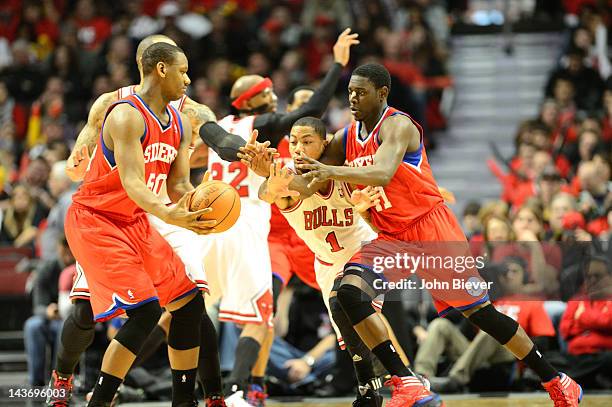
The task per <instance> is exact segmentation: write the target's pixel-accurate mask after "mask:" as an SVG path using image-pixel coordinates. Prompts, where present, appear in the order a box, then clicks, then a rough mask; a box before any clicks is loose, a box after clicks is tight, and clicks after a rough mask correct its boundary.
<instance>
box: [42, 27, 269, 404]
mask: <svg viewBox="0 0 612 407" xmlns="http://www.w3.org/2000/svg"><path fill="white" fill-rule="evenodd" d="M156 42H167V43H169V44H173V45H174V44H175V43H174V41H173V40H172V39H170V38H168V37H166V36H164V35H152V36H149V37H146V38H145V39H143V40H142V41H141V42H140V44H139V45H138V49H137V52H136V61H137V64H138V67H139V71H140V72H141V77H142V67H141V63H140V60H141V57H142V54H143V52H144V50H145V49H146V48H148V47H149V46H150V45H151V44H153V43H156ZM139 87H140V84H139V85H133V86H127V87H124V88H121V89H118V90H117V91H115V92H109V93H106V94H103V95H101V96H100V97H99V98H98V99H96V101H95V102H94V104H93V105H92V107H91V110H90V112H89V117H88V121H87V124H86V125H85V127H84V128H83V130H82V131H81V133H80V134H79V137H78V138H77V141H76V143H75V146H74V149H73V151H72V153H71V155H70V158H69V159H68V163H67V167H66V172H67V173H68V175H69V176H70V178H71V179H72V180H73V181H80V180H82V178H83V176H84V174H85V172H86V170H87V167H88V164H89V159H90V154H89V153H90V151H91V150H92V149H93V148H95V145H96V140H97V138H98V136H99V133H100V129H101V125H102V120H103V117H104V115H105V112H106V109H107V108H108V106H110V105H111V104H112V103H113V102H115V101H117V100H119V99H122V98H124V97H126V96H129V95H131V94H133V93H135V92H136V91H137V90H138V89H139ZM171 104H172V105H173V106H174V107H175V108H176V109H177V110H179V111H182V112H183V113H185V114H186V115H187V116H188V117H189V118H190V121H191V124H192V134H191V152H193V146H194V145H195V144H196V143H195V141H196V140H198V139H200V137H201V136H200V134H201V133H202V131H201V130H202V127H203V126H204V125H207V126H211V125H215V126H216V124H214V122H215V121H216V118H215V115H214V113H213V112H212V111H211V110H210V109H209V108H208V107H207V106H204V105H201V104H199V103H196V102H195V101H193V100H192V99H190V98H189V97H187V96H186V95H183V96H182V97H181V98H180V99H178V100H176V101H173V102H171ZM217 127H218V126H217ZM232 136H234V138H238V137H237V136H235V135H232ZM255 138H256V133H253V134H252V135H251V138H250V142H251V143H253V144H257V148H259V149H260V151H263V150H265V146H266V144H259V143H256V142H255ZM240 140H242V139H240ZM244 143H245V142H243V144H244ZM239 144H240V143H239ZM210 145H212V146H215V142H210ZM206 148H208V147H206ZM235 159H236V160H237V159H238V158H237V157H236V158H235ZM193 164H194V162H193V160H192V166H193ZM150 182H152V183H153V184H154V183H155V180H150ZM160 190H161V191H162V192H161V194H163V197H162V199H165V200H166V202H167V203H168V204H171V201H170V198H169V197H168V195H167V192H166V188H165V184H164V185H162V187H161V188H160ZM149 221H150V222H151V224H152V225H153V226H154V227H155V228H156V229H157V230H158V231H159V232H160V234H161V235H162V236H163V237H164V238H165V239H166V240H167V241H168V243H169V244H170V246H172V248H173V250H174V251H175V252H176V253H177V254H178V255H179V257H180V258H181V260H182V261H183V262H184V263H185V271H186V273H187V275H188V276H189V278H190V279H191V280H192V281H194V282H195V283H196V284H197V285H198V287H199V288H200V290H201V291H202V292H207V291H208V283H207V279H206V274H205V272H204V268H203V265H202V257H201V256H203V254H204V251H203V249H204V246H203V240H202V237H201V236H198V235H197V234H195V233H193V232H192V231H190V230H187V229H184V228H180V227H176V226H173V225H168V224H166V223H164V222H163V221H161V220H160V219H158V218H156V217H155V216H152V215H149ZM194 253H200V254H201V255H200V256H197V255H196V256H194ZM71 299H72V300H73V302H74V306H73V308H72V311H71V314H70V315H69V317H68V319H67V320H66V323H65V324H64V327H63V332H62V340H61V343H60V345H61V346H60V349H59V352H58V358H57V369H56V371H54V372H53V377H52V380H51V384H50V386H51V387H64V388H68V389H71V386H72V372H73V370H74V367H75V366H76V363H77V362H78V359H79V357H80V355H81V353H82V352H83V351H84V350H85V349H86V348H87V347H88V346H89V344H90V343H91V341H92V340H93V334H94V322H93V315H92V312H91V306H90V304H89V288H88V285H87V280H86V279H85V275H84V274H83V272H82V269H81V268H80V266H79V265H78V264H77V276H76V277H75V281H74V284H73V288H72V290H71ZM169 324H170V316H169V314H168V313H166V314H164V315H163V316H162V318H161V320H160V324H159V327H158V328H156V330H155V331H154V333H153V334H152V335H151V337H150V338H149V340H150V341H151V343H150V344H148V345H150V346H145V347H144V348H145V349H146V348H147V347H153V346H155V344H159V342H160V341H163V340H164V339H165V337H166V332H167V331H168V326H169ZM201 337H202V346H201V351H200V362H199V368H198V374H199V379H200V381H201V383H202V384H203V386H204V388H205V392H206V395H207V398H208V399H207V405H211V406H223V405H225V404H224V401H223V397H222V384H221V376H220V368H219V359H218V346H217V342H216V332H215V330H214V325H213V324H212V321H210V318H209V317H208V315H206V314H204V315H203V320H202V336H201ZM61 402H63V400H52V399H50V400H48V404H49V405H55V404H56V403H61Z"/></svg>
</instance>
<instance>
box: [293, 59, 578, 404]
mask: <svg viewBox="0 0 612 407" xmlns="http://www.w3.org/2000/svg"><path fill="white" fill-rule="evenodd" d="M390 86H391V78H390V75H389V72H388V71H387V70H386V69H385V68H384V67H383V66H382V65H378V64H366V65H362V66H360V67H358V68H357V69H355V70H354V71H353V73H352V76H351V79H350V82H349V86H348V91H349V102H350V106H351V112H352V113H353V116H354V118H355V120H356V121H355V122H353V123H351V124H350V125H349V126H347V127H346V128H344V129H342V130H340V131H339V132H337V133H336V135H335V137H334V139H333V141H332V142H331V143H330V145H329V146H328V148H327V149H326V151H325V154H324V156H323V157H322V159H321V162H318V161H315V160H312V159H309V158H307V157H304V161H306V162H307V164H302V165H299V166H298V168H300V169H301V170H304V171H309V172H308V173H307V174H305V175H304V176H302V177H295V178H294V181H293V182H292V185H291V189H294V190H297V191H299V192H300V193H301V194H302V196H308V195H310V194H312V193H313V191H316V190H318V188H319V187H320V185H321V183H322V182H324V181H326V180H328V179H335V180H338V181H344V182H348V183H352V184H356V185H358V186H359V187H362V186H365V185H371V186H376V187H377V188H378V189H379V191H380V192H381V197H382V200H383V202H382V204H381V205H380V206H379V207H376V208H371V209H370V217H371V219H370V220H371V222H372V223H373V225H374V226H375V227H376V228H378V229H379V237H378V239H377V240H376V241H375V242H374V243H375V245H376V244H377V245H378V246H379V247H380V246H384V245H385V242H387V243H389V242H390V243H393V242H395V243H398V242H411V241H412V242H459V243H455V245H457V244H461V243H463V244H465V245H466V247H465V251H466V252H468V250H469V249H467V243H466V239H465V236H464V234H463V232H462V231H461V228H460V225H459V223H458V222H457V220H456V218H455V217H454V215H453V214H452V213H451V211H450V210H449V209H448V208H447V207H446V206H445V205H444V203H443V198H442V196H441V194H440V193H439V191H438V188H437V185H436V182H435V179H434V177H433V174H432V172H431V168H430V167H429V163H428V161H427V155H426V153H425V149H424V147H423V133H422V129H421V127H420V126H419V125H418V123H416V122H415V121H414V120H413V119H412V118H410V116H409V115H407V114H405V113H403V112H400V111H398V110H396V109H394V108H392V107H389V106H388V105H387V96H388V94H389V89H390ZM345 162H347V163H348V165H349V166H343V164H344V163H345ZM406 246H407V245H404V247H406ZM459 247H461V246H459ZM428 273H429V270H427V271H424V272H422V273H421V274H420V275H421V277H422V278H423V277H428V276H427V274H428ZM475 273H476V271H475V270H469V269H468V270H467V271H466V273H464V274H463V276H462V278H463V279H465V278H466V277H467V281H470V280H471V279H474V278H476V279H478V277H477V274H475ZM377 280H378V281H380V280H381V279H380V275H378V274H376V273H374V272H373V270H372V268H371V267H370V265H367V264H366V265H364V264H362V262H361V260H360V259H359V258H355V259H354V260H352V261H351V262H350V263H348V264H347V265H346V267H345V274H344V277H343V278H342V280H341V281H340V282H339V284H338V295H337V299H338V301H339V303H340V305H341V306H342V308H343V309H344V311H345V313H346V314H347V316H348V318H349V319H350V320H351V322H352V324H353V326H354V328H355V330H356V331H357V332H358V333H359V335H360V337H361V338H362V339H363V341H364V342H365V343H366V345H368V347H369V348H370V349H371V350H372V352H373V353H374V354H375V355H376V356H377V357H378V358H379V359H380V361H381V362H382V363H383V364H384V365H385V367H386V368H387V370H388V371H389V372H390V373H391V374H392V375H393V376H394V377H393V378H392V379H391V381H390V383H389V384H390V385H392V386H393V387H394V392H393V397H392V399H391V401H390V403H388V404H387V406H388V407H399V406H402V407H405V406H439V405H441V404H442V402H441V400H440V398H439V396H437V395H436V394H433V393H431V392H429V391H427V390H426V389H425V388H424V386H423V385H422V383H421V382H420V381H418V380H417V379H416V378H415V377H414V374H413V373H412V372H411V371H410V370H409V369H408V368H406V367H405V366H404V365H403V363H402V362H401V360H400V358H399V356H398V355H397V352H396V351H395V350H394V349H393V347H392V346H391V342H390V341H389V337H388V336H387V332H386V329H385V327H384V324H382V321H381V320H380V318H379V317H378V315H376V313H375V312H374V311H373V310H372V308H371V307H370V306H369V301H371V299H372V298H374V297H375V296H376V295H377V294H378V293H380V292H381V291H383V290H381V289H380V286H379V288H376V287H375V282H376V281H377ZM431 293H432V296H433V297H434V298H435V300H436V306H437V308H438V311H439V312H440V313H441V314H442V315H443V314H444V313H445V312H447V311H448V310H449V309H450V308H456V309H458V310H459V311H461V312H462V313H463V315H464V316H465V317H467V318H468V319H469V320H470V321H471V322H472V323H473V324H475V325H476V326H478V327H479V328H480V329H482V330H483V331H485V332H487V333H488V334H489V335H491V336H492V337H494V338H495V339H497V340H498V341H499V342H500V343H501V344H503V345H504V346H505V347H506V348H507V349H508V350H509V351H511V352H512V353H513V354H514V355H515V356H516V357H517V358H518V359H520V360H522V361H524V362H525V363H526V364H527V365H529V367H531V368H532V369H533V370H534V371H535V372H536V373H538V374H539V375H540V377H541V378H542V381H543V384H544V387H545V388H546V390H547V391H548V392H549V394H550V396H551V398H552V399H553V401H554V403H555V406H576V405H577V404H578V402H579V401H580V399H581V398H582V389H581V388H580V386H579V385H578V384H577V383H576V382H574V381H573V380H572V379H570V378H569V377H568V376H566V375H564V374H560V373H559V372H557V370H555V369H554V368H553V367H552V366H551V365H550V364H549V363H548V362H547V361H546V360H545V359H544V358H543V357H542V355H541V354H540V352H539V351H538V350H537V348H536V347H535V345H534V344H533V342H532V341H531V339H529V337H528V336H527V335H526V333H525V331H524V330H523V329H522V328H521V327H520V325H519V324H518V323H517V322H516V321H514V320H513V319H512V318H509V317H507V316H505V315H504V314H502V313H500V312H498V311H497V310H496V309H495V308H494V307H493V305H491V303H490V301H489V299H488V295H487V292H486V290H484V289H481V290H476V291H474V290H452V295H449V293H448V292H446V291H445V290H432V291H431Z"/></svg>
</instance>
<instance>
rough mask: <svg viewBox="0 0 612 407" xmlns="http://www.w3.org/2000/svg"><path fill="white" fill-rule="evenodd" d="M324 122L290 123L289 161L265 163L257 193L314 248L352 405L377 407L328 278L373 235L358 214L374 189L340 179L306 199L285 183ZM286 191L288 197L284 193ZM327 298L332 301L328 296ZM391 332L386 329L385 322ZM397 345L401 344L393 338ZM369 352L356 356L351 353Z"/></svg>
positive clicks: (315, 153)
mask: <svg viewBox="0 0 612 407" xmlns="http://www.w3.org/2000/svg"><path fill="white" fill-rule="evenodd" d="M327 143H328V142H327V140H326V129H325V125H324V123H323V122H322V121H321V120H320V119H317V118H314V117H305V118H302V119H299V120H297V121H296V122H295V124H294V125H293V127H292V129H291V133H290V136H289V152H290V154H291V157H292V158H293V163H290V164H288V165H287V166H285V167H284V168H282V169H281V163H280V162H276V163H274V164H273V165H271V166H270V177H269V178H268V180H267V182H266V183H264V184H262V186H261V188H260V190H259V196H260V198H261V199H263V200H265V201H266V202H270V203H274V204H276V205H277V206H278V207H279V209H280V212H281V213H282V214H283V215H284V216H285V218H286V219H287V221H288V222H289V224H290V225H291V227H292V228H293V229H295V231H296V233H297V235H298V236H299V237H300V238H302V239H303V240H304V242H305V243H306V244H307V245H308V247H309V248H310V249H311V250H312V251H313V252H314V253H315V273H316V278H317V283H318V284H319V286H320V287H321V293H322V295H323V300H324V302H325V305H326V306H327V309H328V311H329V314H330V319H331V320H332V321H333V327H334V330H335V331H336V335H337V336H338V338H339V342H340V343H341V345H344V343H343V342H342V339H344V341H346V344H347V346H348V350H349V352H350V353H351V356H352V357H353V361H354V365H355V370H356V373H357V376H358V380H359V383H360V385H361V386H360V392H359V394H358V396H357V400H355V402H354V403H353V406H361V407H366V406H368V407H370V406H371V407H380V406H381V403H382V397H381V396H380V395H379V394H378V393H377V391H376V390H377V389H378V388H379V387H381V385H382V383H381V381H380V380H378V379H377V378H375V375H374V371H373V369H372V365H371V360H370V357H371V355H370V353H369V352H368V351H367V348H366V347H365V345H364V344H363V342H362V341H361V340H360V339H359V337H358V335H357V334H356V333H355V332H354V330H353V328H352V326H351V325H350V322H348V320H347V319H346V316H345V315H344V312H343V311H342V310H341V309H340V308H339V307H338V306H337V305H338V304H337V302H336V304H335V305H336V306H335V307H334V301H333V300H334V298H335V294H336V293H335V288H334V283H335V281H336V280H337V278H338V277H341V276H342V272H343V269H344V265H345V264H346V263H347V262H348V261H349V260H350V259H351V257H352V256H353V255H354V254H355V253H357V252H358V251H359V250H360V249H361V245H362V243H363V242H368V241H370V240H373V239H375V238H376V236H377V234H376V232H374V231H373V230H372V228H371V227H370V226H369V225H368V224H367V223H366V222H365V221H364V219H363V218H362V216H361V214H367V209H368V208H370V207H372V206H376V205H378V204H379V203H380V194H379V193H378V192H377V191H376V190H374V189H372V188H367V189H364V190H362V191H359V190H355V191H353V193H352V195H349V193H348V190H349V189H348V188H347V187H346V186H345V185H344V184H343V183H340V182H336V181H330V182H328V183H326V184H325V186H323V187H322V188H321V189H319V191H317V192H316V193H315V194H313V195H311V196H310V197H308V198H305V199H300V197H299V193H297V192H293V191H288V190H287V189H288V185H289V183H290V182H291V179H292V178H293V175H292V174H294V173H295V171H296V170H295V169H294V164H296V163H301V162H302V159H301V157H302V156H307V157H310V158H313V159H317V157H320V156H321V154H322V153H323V150H324V149H325V146H326V145H327ZM287 195H289V196H287ZM330 299H331V300H332V301H330ZM387 327H388V329H389V331H390V334H391V337H393V338H394V335H392V330H391V328H390V327H389V325H388V324H387ZM394 342H395V344H396V347H397V349H401V347H400V346H399V345H398V344H397V341H396V340H394ZM355 349H359V350H360V352H359V354H361V355H366V354H367V355H369V356H370V357H364V358H357V357H356V356H357V354H356V353H353V351H354V350H355Z"/></svg>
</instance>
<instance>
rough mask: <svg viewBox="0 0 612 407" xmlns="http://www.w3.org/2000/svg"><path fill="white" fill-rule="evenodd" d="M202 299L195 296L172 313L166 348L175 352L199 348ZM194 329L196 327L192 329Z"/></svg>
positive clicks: (202, 309) (202, 311)
mask: <svg viewBox="0 0 612 407" xmlns="http://www.w3.org/2000/svg"><path fill="white" fill-rule="evenodd" d="M204 309H205V307H204V298H203V297H202V296H201V295H196V296H195V297H193V298H192V299H191V301H189V302H188V303H187V304H185V305H183V306H182V307H181V308H179V309H177V310H174V311H172V312H171V313H172V322H171V323H170V332H169V333H168V346H170V347H171V348H173V349H176V350H187V349H192V348H195V347H197V346H200V328H199V325H200V324H201V322H202V316H203V314H204ZM194 327H198V328H197V329H194Z"/></svg>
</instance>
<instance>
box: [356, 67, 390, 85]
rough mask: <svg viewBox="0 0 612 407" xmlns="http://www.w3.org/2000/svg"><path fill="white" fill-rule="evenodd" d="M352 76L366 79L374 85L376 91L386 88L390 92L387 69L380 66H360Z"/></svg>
mask: <svg viewBox="0 0 612 407" xmlns="http://www.w3.org/2000/svg"><path fill="white" fill-rule="evenodd" d="M353 75H355V76H362V77H364V78H367V79H368V80H369V81H370V82H372V83H373V84H374V87H375V88H376V89H380V88H382V87H383V86H386V87H387V88H389V90H391V75H390V74H389V71H387V68H385V67H384V66H382V65H381V64H365V65H360V66H358V67H357V68H355V70H354V71H353Z"/></svg>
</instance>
